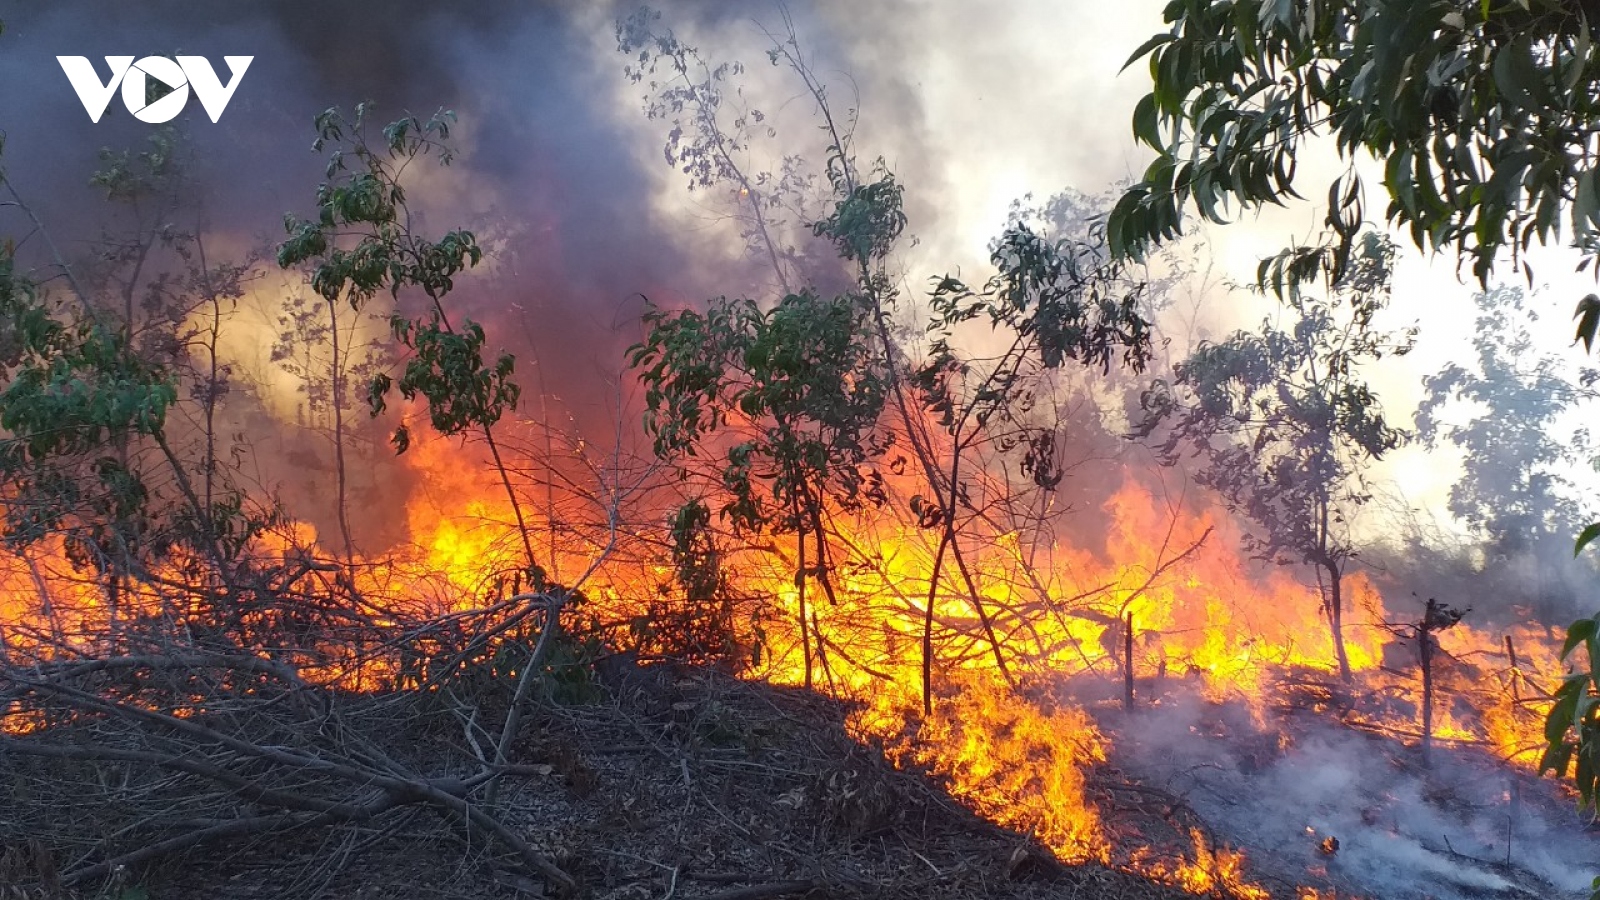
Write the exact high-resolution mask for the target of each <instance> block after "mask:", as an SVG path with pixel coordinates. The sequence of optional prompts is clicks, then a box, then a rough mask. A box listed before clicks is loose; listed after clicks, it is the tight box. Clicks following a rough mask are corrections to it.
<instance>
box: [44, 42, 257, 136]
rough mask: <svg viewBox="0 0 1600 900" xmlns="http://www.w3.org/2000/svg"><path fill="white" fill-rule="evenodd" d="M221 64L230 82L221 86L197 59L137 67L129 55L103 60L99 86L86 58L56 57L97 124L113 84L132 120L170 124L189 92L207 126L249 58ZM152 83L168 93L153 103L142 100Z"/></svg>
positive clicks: (147, 61) (158, 59)
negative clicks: (107, 72)
mask: <svg viewBox="0 0 1600 900" xmlns="http://www.w3.org/2000/svg"><path fill="white" fill-rule="evenodd" d="M222 59H223V61H224V62H226V63H227V64H228V73H229V77H230V78H231V80H230V81H229V82H228V83H227V84H223V83H222V80H221V79H220V78H218V77H217V73H216V71H215V70H214V69H212V68H211V63H209V62H207V61H206V58H205V57H203V56H179V57H175V58H174V59H168V58H167V57H165V56H146V57H145V58H143V59H141V60H139V61H138V62H134V59H133V57H131V56H108V57H106V65H107V66H109V67H110V68H111V80H110V81H106V82H101V80H100V76H99V75H98V74H96V73H95V71H94V63H91V62H89V58H88V57H87V56H58V57H56V61H57V62H59V63H61V68H62V70H63V71H65V72H66V73H67V80H68V81H70V82H72V89H73V90H75V91H77V92H78V99H79V100H82V101H83V108H84V110H85V111H86V112H88V113H89V119H90V120H91V121H94V122H99V121H100V116H102V115H104V114H105V111H106V107H107V106H108V105H110V103H111V95H112V94H114V93H116V92H117V85H119V84H120V85H121V86H122V103H123V105H124V106H126V107H128V112H131V113H133V117H134V118H135V119H138V120H139V121H141V122H149V123H150V124H152V125H159V124H160V123H162V122H170V121H172V120H173V118H175V117H176V116H177V115H178V113H180V112H183V107H184V105H185V104H187V103H188V102H189V89H190V88H193V89H194V94H195V96H197V97H199V98H200V105H201V106H204V107H205V108H206V115H208V116H210V117H211V121H213V122H215V121H217V120H219V119H221V118H222V111H223V110H224V109H227V107H228V101H229V100H231V99H233V92H234V90H235V89H237V88H238V87H239V82H240V81H241V80H242V79H243V78H244V70H245V69H248V68H250V61H251V60H253V59H255V57H253V56H224V57H223V58H222ZM152 78H153V79H155V80H156V81H158V82H160V83H161V84H164V85H166V87H167V89H168V91H167V93H166V94H164V95H162V96H160V97H157V98H156V99H155V100H149V99H148V98H149V97H150V90H149V88H150V85H149V79H152Z"/></svg>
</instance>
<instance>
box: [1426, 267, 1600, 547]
mask: <svg viewBox="0 0 1600 900" xmlns="http://www.w3.org/2000/svg"><path fill="white" fill-rule="evenodd" d="M1476 302H1477V305H1478V319H1477V327H1476V335H1475V336H1474V338H1473V348H1474V349H1475V350H1476V351H1477V361H1476V365H1472V366H1463V365H1460V364H1456V363H1451V364H1449V365H1447V366H1445V367H1444V368H1443V369H1442V370H1440V371H1439V372H1438V373H1437V374H1435V375H1434V376H1432V377H1431V378H1429V379H1428V380H1427V382H1426V387H1427V389H1428V396H1427V398H1426V399H1425V400H1424V401H1423V403H1422V406H1421V409H1420V410H1419V411H1418V415H1417V428H1418V432H1419V434H1420V436H1421V437H1422V438H1423V439H1425V440H1426V441H1428V442H1429V443H1430V444H1437V443H1439V442H1440V441H1448V442H1450V443H1452V444H1454V445H1455V446H1457V447H1459V448H1461V450H1462V451H1463V452H1464V453H1465V459H1464V461H1463V469H1462V476H1461V479H1460V480H1459V481H1458V482H1456V484H1455V485H1454V486H1453V487H1452V488H1451V489H1450V512H1451V513H1453V514H1454V515H1456V516H1457V517H1458V518H1459V519H1461V521H1463V522H1465V523H1467V524H1468V525H1469V526H1470V527H1471V528H1472V529H1473V531H1474V532H1475V533H1476V534H1477V535H1478V536H1479V537H1480V538H1482V539H1483V540H1485V541H1486V542H1487V552H1488V555H1489V557H1490V558H1491V559H1494V560H1502V561H1503V560H1508V559H1514V558H1517V557H1530V558H1532V559H1533V560H1534V561H1535V564H1536V565H1538V566H1541V567H1542V566H1546V565H1560V564H1561V562H1562V561H1561V560H1560V559H1558V556H1567V555H1568V550H1569V549H1570V547H1571V540H1572V535H1573V534H1575V533H1577V532H1578V531H1579V530H1580V529H1581V528H1582V524H1583V522H1584V509H1583V507H1582V505H1581V504H1580V503H1579V502H1578V500H1577V499H1576V498H1577V493H1578V491H1577V486H1576V485H1575V484H1573V482H1572V479H1571V478H1570V476H1569V475H1568V473H1569V472H1572V471H1574V470H1575V469H1576V468H1577V467H1578V466H1580V465H1582V464H1584V463H1585V462H1587V461H1588V459H1587V457H1588V456H1589V455H1590V453H1591V452H1592V449H1591V448H1590V447H1589V446H1588V439H1587V433H1586V432H1583V431H1578V432H1576V433H1573V434H1570V435H1567V436H1566V437H1565V438H1564V439H1558V437H1557V435H1556V433H1555V432H1554V429H1555V428H1556V424H1557V419H1559V418H1560V417H1561V416H1563V415H1565V414H1566V413H1568V412H1569V411H1571V410H1572V409H1574V408H1575V407H1576V406H1577V405H1578V404H1580V403H1582V402H1583V401H1584V400H1586V399H1588V397H1590V396H1591V395H1592V392H1591V391H1590V390H1588V389H1586V388H1584V387H1582V386H1580V385H1576V384H1573V383H1571V382H1570V381H1568V380H1567V379H1566V378H1564V377H1563V376H1562V375H1561V373H1560V369H1559V365H1560V360H1559V359H1557V358H1556V357H1554V356H1552V355H1548V354H1545V355H1540V354H1537V353H1536V352H1535V351H1534V350H1533V337H1532V334H1531V333H1530V331H1529V328H1528V323H1529V322H1530V321H1532V322H1537V321H1538V315H1537V313H1536V312H1534V311H1533V310H1532V309H1529V308H1528V305H1527V302H1526V299H1525V297H1524V295H1523V292H1522V290H1521V289H1520V288H1515V287H1499V288H1495V289H1494V290H1491V291H1487V292H1484V293H1481V294H1479V295H1478V296H1477V298H1476ZM1458 403H1459V404H1467V405H1468V406H1469V408H1470V409H1471V411H1472V412H1471V416H1470V418H1468V419H1467V420H1466V421H1464V422H1461V423H1460V424H1449V423H1447V421H1445V420H1444V418H1443V417H1442V416H1441V413H1443V412H1444V411H1445V410H1446V408H1447V407H1448V406H1450V405H1452V404H1458Z"/></svg>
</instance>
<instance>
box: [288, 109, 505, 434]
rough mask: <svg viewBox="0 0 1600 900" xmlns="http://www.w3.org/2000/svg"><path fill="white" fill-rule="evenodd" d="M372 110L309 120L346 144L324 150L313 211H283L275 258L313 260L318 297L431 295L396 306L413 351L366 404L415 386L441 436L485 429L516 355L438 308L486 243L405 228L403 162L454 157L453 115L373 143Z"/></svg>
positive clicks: (320, 141) (413, 392)
mask: <svg viewBox="0 0 1600 900" xmlns="http://www.w3.org/2000/svg"><path fill="white" fill-rule="evenodd" d="M369 111H370V109H369V107H368V106H367V105H366V104H361V105H358V106H357V107H356V110H355V114H354V116H353V117H352V118H348V119H347V118H346V117H345V115H344V114H343V113H342V112H340V111H339V110H338V109H329V110H327V111H325V112H323V113H322V114H321V115H319V116H318V117H317V122H316V127H317V133H318V136H317V140H316V142H315V143H314V145H313V146H314V147H315V149H318V150H321V149H323V148H324V147H325V146H326V145H329V144H334V145H342V144H345V143H348V148H345V147H343V146H340V147H338V149H335V150H334V151H333V153H332V154H330V158H329V162H328V167H327V178H328V181H326V182H324V183H323V184H322V185H321V186H320V187H318V188H317V194H316V203H317V213H316V217H315V218H309V219H296V218H295V217H293V216H290V217H287V218H286V219H285V221H284V227H285V229H286V230H287V231H288V234H289V237H288V239H287V240H285V241H284V242H283V244H282V245H281V246H280V247H279V250H278V264H279V265H280V266H283V267H285V268H288V267H291V266H296V265H301V264H307V265H310V266H311V285H312V288H313V289H314V290H315V291H316V292H317V293H318V294H319V295H321V296H322V297H323V298H324V299H326V300H328V301H329V302H335V301H337V300H339V299H341V298H343V299H345V300H346V301H348V302H349V303H350V305H351V307H352V308H354V309H357V310H360V309H361V308H362V306H363V304H364V303H365V302H366V301H368V300H370V299H371V298H372V297H373V296H375V295H376V294H377V293H378V292H379V291H383V290H387V291H388V292H389V293H390V295H391V296H398V295H399V293H400V292H401V291H402V290H404V289H406V288H418V289H420V290H421V291H422V293H423V294H424V295H426V296H427V298H428V300H429V301H430V308H429V310H428V313H427V315H426V316H423V317H418V318H411V317H406V316H403V315H400V314H398V313H397V314H395V315H394V316H393V317H392V318H391V320H390V326H391V328H392V330H393V333H394V336H395V339H396V340H397V341H398V342H400V343H401V344H403V345H404V346H405V347H407V348H408V349H410V350H411V351H413V356H412V358H411V359H410V360H409V361H408V362H407V364H406V367H405V370H404V373H403V374H402V375H401V377H400V378H399V380H398V381H396V380H395V379H393V378H391V377H390V376H388V375H386V374H381V373H380V374H378V375H375V376H374V377H373V378H372V381H371V385H370V390H369V401H370V404H371V407H372V413H373V415H374V416H376V415H379V414H381V413H382V412H383V411H384V409H385V398H386V397H387V396H388V394H389V392H390V391H391V390H393V389H395V388H398V389H399V391H400V393H401V395H402V396H404V397H405V398H406V399H408V400H409V399H413V398H414V397H416V396H418V395H421V396H422V397H423V398H424V399H426V400H427V401H428V409H429V416H430V419H431V421H432V423H433V425H434V427H435V428H436V429H437V430H438V431H439V432H440V433H441V434H446V435H458V434H461V433H463V432H465V431H468V430H472V429H487V428H489V427H491V426H493V425H494V423H496V422H498V421H499V420H500V418H501V417H502V416H504V415H505V413H506V412H507V411H508V410H509V409H511V408H512V407H514V406H515V405H516V402H517V398H518V395H519V391H518V388H517V386H516V384H515V383H514V382H512V381H511V374H512V371H513V369H514V367H515V360H514V359H513V357H511V356H510V355H509V354H503V355H501V356H500V357H499V358H498V359H496V360H495V361H494V363H492V364H487V363H485V361H484V358H483V346H484V341H485V337H484V332H483V329H482V327H481V326H479V325H478V324H477V323H475V322H472V321H471V320H466V321H463V322H462V324H461V327H460V328H459V329H457V328H454V327H452V326H451V323H450V320H449V317H448V316H447V315H446V311H445V309H444V306H443V305H442V300H443V298H444V296H445V295H446V294H448V293H449V292H450V291H451V289H453V288H454V286H455V276H456V275H458V274H460V273H461V272H462V271H463V270H464V269H466V268H468V267H470V266H475V265H477V264H478V263H479V262H480V261H482V259H483V251H482V250H481V249H480V248H479V247H478V243H477V239H476V238H475V237H474V236H473V234H472V232H470V231H460V230H457V231H451V232H448V233H446V234H445V235H443V236H442V237H440V238H439V239H438V240H437V241H434V240H429V239H428V238H425V237H422V236H420V235H418V234H416V233H415V232H413V231H412V230H411V229H410V227H409V221H410V219H409V208H408V206H407V202H406V195H405V189H404V187H402V186H401V184H400V176H401V174H402V173H403V172H404V170H405V168H406V166H407V165H409V164H410V163H411V162H413V161H415V160H416V159H418V158H419V157H421V156H424V155H427V154H430V153H433V154H437V156H438V158H439V160H440V162H441V163H442V164H445V165H448V164H449V163H450V161H451V160H452V159H453V156H452V153H451V151H450V149H449V147H448V145H447V144H445V143H444V142H445V141H447V140H448V139H449V137H450V123H451V122H452V121H454V118H455V117H454V115H453V114H452V113H449V112H441V113H439V114H437V115H435V116H434V117H433V118H431V119H429V120H427V121H426V122H424V121H422V120H420V119H418V118H416V117H415V116H407V117H405V118H402V119H398V120H396V121H395V122H393V123H391V124H390V125H388V126H387V127H385V128H384V129H383V136H382V142H381V143H378V144H373V143H369V141H368V139H367V136H366V133H365V126H366V117H367V114H368V112H369ZM347 133H348V136H349V141H348V142H346V135H347ZM352 158H353V160H354V163H353V165H352V162H351V160H352ZM393 441H394V445H395V448H396V449H397V450H398V451H400V452H404V451H405V450H406V449H407V447H409V446H410V433H409V431H408V430H407V429H406V426H404V425H401V426H399V427H398V428H396V429H395V432H394V437H393Z"/></svg>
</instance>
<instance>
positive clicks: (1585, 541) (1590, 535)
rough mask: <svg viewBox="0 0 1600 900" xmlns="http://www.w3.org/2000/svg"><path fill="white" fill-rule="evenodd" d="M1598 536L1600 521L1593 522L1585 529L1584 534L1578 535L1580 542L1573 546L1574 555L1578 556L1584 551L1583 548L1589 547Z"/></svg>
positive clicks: (1599, 535)
mask: <svg viewBox="0 0 1600 900" xmlns="http://www.w3.org/2000/svg"><path fill="white" fill-rule="evenodd" d="M1597 537H1600V522H1595V523H1593V524H1591V525H1590V526H1589V527H1588V528H1585V529H1584V530H1583V533H1582V534H1580V535H1578V542H1577V543H1576V544H1574V545H1573V547H1572V555H1573V556H1577V555H1578V554H1580V553H1582V552H1583V548H1584V547H1587V546H1588V545H1589V543H1590V542H1591V541H1593V540H1594V539H1595V538H1597Z"/></svg>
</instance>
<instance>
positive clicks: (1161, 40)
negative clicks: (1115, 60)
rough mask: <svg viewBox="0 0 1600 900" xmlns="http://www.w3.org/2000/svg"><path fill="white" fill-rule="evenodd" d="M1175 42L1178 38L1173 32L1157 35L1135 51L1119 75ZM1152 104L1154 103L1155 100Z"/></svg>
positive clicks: (1123, 65) (1118, 71) (1119, 70)
mask: <svg viewBox="0 0 1600 900" xmlns="http://www.w3.org/2000/svg"><path fill="white" fill-rule="evenodd" d="M1175 40H1177V38H1176V37H1174V36H1173V35H1172V33H1171V32H1162V33H1161V34H1158V35H1155V36H1154V37H1152V38H1150V39H1149V40H1147V41H1145V42H1144V43H1142V44H1140V45H1139V49H1137V50H1135V51H1133V55H1132V56H1129V57H1128V61H1127V62H1125V63H1123V64H1122V68H1120V69H1118V70H1117V73H1118V74H1121V73H1122V72H1125V71H1127V69H1128V67H1129V66H1131V65H1133V64H1134V63H1136V62H1138V61H1139V59H1140V58H1141V57H1143V56H1144V55H1145V54H1146V53H1149V52H1150V51H1151V50H1154V49H1155V48H1157V47H1159V46H1161V45H1162V44H1169V43H1171V42H1173V41H1175ZM1152 102H1154V99H1153V98H1152Z"/></svg>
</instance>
